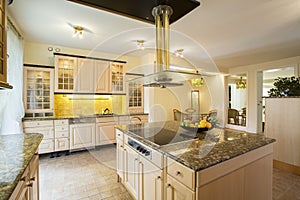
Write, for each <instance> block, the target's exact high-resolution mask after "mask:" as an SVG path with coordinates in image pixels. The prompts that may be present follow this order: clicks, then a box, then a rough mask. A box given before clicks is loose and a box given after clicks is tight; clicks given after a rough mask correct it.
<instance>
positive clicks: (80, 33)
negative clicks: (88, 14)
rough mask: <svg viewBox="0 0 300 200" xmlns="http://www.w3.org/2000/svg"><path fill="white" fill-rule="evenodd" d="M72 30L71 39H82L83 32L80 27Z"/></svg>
mask: <svg viewBox="0 0 300 200" xmlns="http://www.w3.org/2000/svg"><path fill="white" fill-rule="evenodd" d="M73 28H74V33H73V37H77V36H78V38H80V39H82V38H83V30H84V28H83V27H82V26H73Z"/></svg>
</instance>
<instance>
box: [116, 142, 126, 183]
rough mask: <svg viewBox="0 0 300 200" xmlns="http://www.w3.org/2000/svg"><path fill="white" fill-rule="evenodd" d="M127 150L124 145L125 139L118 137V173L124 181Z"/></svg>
mask: <svg viewBox="0 0 300 200" xmlns="http://www.w3.org/2000/svg"><path fill="white" fill-rule="evenodd" d="M124 154H125V151H124V146H123V141H122V140H120V139H119V138H117V152H116V157H117V159H116V162H117V163H116V165H117V173H118V175H119V177H120V178H121V180H122V181H124V176H125V173H124V157H125V155H124Z"/></svg>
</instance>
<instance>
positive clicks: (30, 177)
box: [9, 153, 39, 200]
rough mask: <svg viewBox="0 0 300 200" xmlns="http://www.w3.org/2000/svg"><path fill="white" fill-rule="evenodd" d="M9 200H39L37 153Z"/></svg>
mask: <svg viewBox="0 0 300 200" xmlns="http://www.w3.org/2000/svg"><path fill="white" fill-rule="evenodd" d="M9 200H39V156H38V153H36V154H35V155H34V156H33V157H32V159H31V161H30V163H29V165H28V166H27V168H26V169H25V171H24V173H23V175H22V176H21V179H20V180H19V182H18V184H17V186H16V187H15V189H14V191H13V193H12V195H11V196H10V198H9Z"/></svg>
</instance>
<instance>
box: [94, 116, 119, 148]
mask: <svg viewBox="0 0 300 200" xmlns="http://www.w3.org/2000/svg"><path fill="white" fill-rule="evenodd" d="M116 121H118V120H117V118H115V117H102V118H97V121H96V145H103V144H111V143H115V142H116V134H115V125H116V124H117V122H116Z"/></svg>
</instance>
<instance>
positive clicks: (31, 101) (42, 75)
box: [23, 66, 54, 117]
mask: <svg viewBox="0 0 300 200" xmlns="http://www.w3.org/2000/svg"><path fill="white" fill-rule="evenodd" d="M53 75H54V69H53V68H47V67H32V66H30V67H29V66H27V67H26V66H25V67H24V95H23V96H24V101H23V102H24V107H25V112H26V116H28V117H47V116H53Z"/></svg>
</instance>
